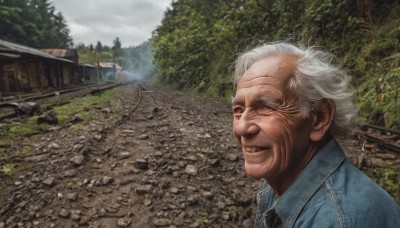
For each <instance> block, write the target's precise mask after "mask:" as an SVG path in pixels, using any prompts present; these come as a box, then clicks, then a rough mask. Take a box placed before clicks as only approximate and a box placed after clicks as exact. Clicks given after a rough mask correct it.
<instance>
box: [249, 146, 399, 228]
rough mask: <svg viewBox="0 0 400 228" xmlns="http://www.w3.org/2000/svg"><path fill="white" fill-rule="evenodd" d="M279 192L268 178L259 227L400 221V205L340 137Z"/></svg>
mask: <svg viewBox="0 0 400 228" xmlns="http://www.w3.org/2000/svg"><path fill="white" fill-rule="evenodd" d="M274 195H275V193H274V192H273V190H272V188H271V187H270V186H269V185H268V184H267V183H266V182H265V181H264V182H262V183H261V188H260V191H259V192H258V194H257V204H258V208H257V215H256V221H255V227H307V228H308V227H318V228H320V227H322V228H325V227H349V228H353V227H354V228H358V227H359V228H366V227H374V228H376V227H379V228H381V227H387V228H389V227H390V228H392V227H393V228H399V227H400V207H399V205H398V204H397V203H396V202H395V201H394V199H393V198H392V197H391V196H390V195H389V194H388V193H387V192H386V191H385V190H383V189H382V188H381V187H379V186H378V185H377V184H376V183H375V182H373V181H372V180H371V179H369V178H368V177H367V176H366V175H365V174H363V173H362V172H361V171H359V170H358V169H357V168H356V167H355V166H354V165H353V164H352V163H351V162H350V161H348V160H347V159H346V157H345V155H344V153H343V151H342V149H341V148H340V146H339V145H338V143H337V142H336V140H334V139H332V140H331V141H329V143H328V144H327V145H325V146H324V147H323V148H322V149H321V150H320V151H319V152H318V153H317V154H316V155H315V156H314V158H313V159H312V160H311V161H310V163H309V164H308V165H307V166H306V168H305V169H304V170H303V171H302V172H301V173H300V174H299V176H298V177H297V178H296V180H295V181H294V182H293V184H292V185H291V186H290V187H289V188H288V189H287V190H286V191H285V192H284V194H282V195H281V196H280V197H279V198H277V199H275V198H274ZM273 224H275V225H273Z"/></svg>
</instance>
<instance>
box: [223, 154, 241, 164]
mask: <svg viewBox="0 0 400 228" xmlns="http://www.w3.org/2000/svg"><path fill="white" fill-rule="evenodd" d="M226 159H228V161H231V162H237V161H239V156H238V155H237V154H228V155H227V156H226Z"/></svg>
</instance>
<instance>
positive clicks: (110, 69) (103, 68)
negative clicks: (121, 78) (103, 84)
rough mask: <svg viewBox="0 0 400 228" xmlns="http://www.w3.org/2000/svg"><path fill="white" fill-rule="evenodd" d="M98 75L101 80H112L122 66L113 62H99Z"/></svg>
mask: <svg viewBox="0 0 400 228" xmlns="http://www.w3.org/2000/svg"><path fill="white" fill-rule="evenodd" d="M98 65H99V69H100V74H99V77H100V78H101V80H103V81H114V80H115V79H116V75H117V74H118V73H119V72H121V69H122V67H121V66H120V65H118V64H116V63H113V62H99V64H98Z"/></svg>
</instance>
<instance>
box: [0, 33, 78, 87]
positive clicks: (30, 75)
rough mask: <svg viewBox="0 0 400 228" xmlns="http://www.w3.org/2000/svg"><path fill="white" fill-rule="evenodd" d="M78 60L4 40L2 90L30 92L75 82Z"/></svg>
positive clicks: (0, 67) (0, 72)
mask: <svg viewBox="0 0 400 228" xmlns="http://www.w3.org/2000/svg"><path fill="white" fill-rule="evenodd" d="M75 66H76V65H75V62H74V61H72V60H69V59H64V58H58V57H55V56H53V55H50V54H47V53H45V52H42V51H40V50H37V49H34V48H30V47H26V46H23V45H19V44H15V43H11V42H7V41H4V40H0V92H1V93H3V94H5V93H9V92H30V91H33V90H35V89H45V88H61V87H63V86H65V85H69V84H71V83H74V69H75Z"/></svg>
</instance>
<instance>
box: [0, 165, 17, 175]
mask: <svg viewBox="0 0 400 228" xmlns="http://www.w3.org/2000/svg"><path fill="white" fill-rule="evenodd" d="M13 170H14V164H6V165H3V168H2V169H1V172H2V173H3V174H4V175H6V176H12V174H13Z"/></svg>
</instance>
